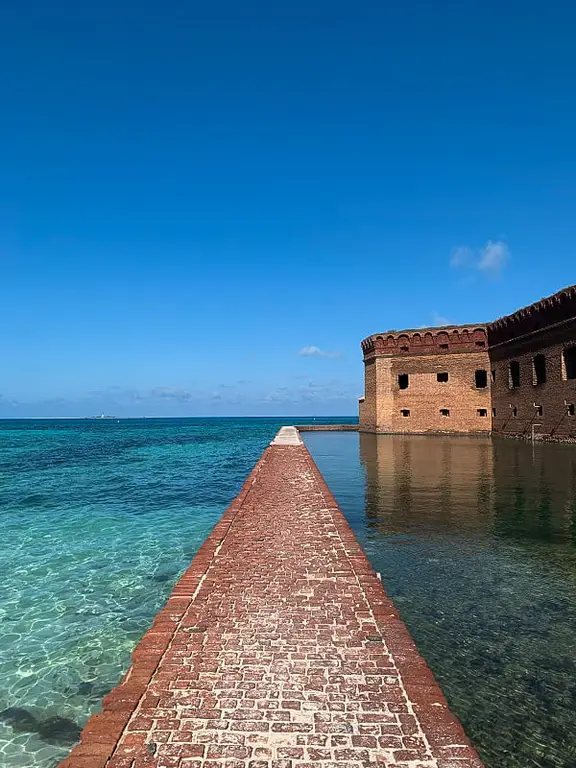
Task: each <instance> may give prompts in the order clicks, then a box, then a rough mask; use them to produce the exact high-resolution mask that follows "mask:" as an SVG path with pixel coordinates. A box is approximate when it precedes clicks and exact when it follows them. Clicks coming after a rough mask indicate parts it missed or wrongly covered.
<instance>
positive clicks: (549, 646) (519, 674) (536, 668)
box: [305, 433, 576, 768]
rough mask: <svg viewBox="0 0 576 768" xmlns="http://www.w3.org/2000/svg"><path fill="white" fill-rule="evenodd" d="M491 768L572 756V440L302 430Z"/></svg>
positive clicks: (555, 766) (575, 757) (575, 700)
mask: <svg viewBox="0 0 576 768" xmlns="http://www.w3.org/2000/svg"><path fill="white" fill-rule="evenodd" d="M305 441H306V444H307V445H308V448H309V449H310V451H311V453H312V455H313V456H314V458H315V460H316V463H317V464H318V466H319V468H320V470H321V471H322V473H323V475H324V477H325V479H326V481H327V483H328V485H329V486H330V488H331V489H332V491H333V493H334V494H335V496H336V498H337V500H338V502H339V504H340V506H341V508H342V510H343V512H344V513H345V514H346V516H347V518H348V520H349V521H350V524H351V526H352V528H353V529H354V531H355V533H356V535H357V536H358V538H359V539H360V541H361V543H362V544H363V546H364V548H365V549H366V552H367V554H368V556H369V558H370V560H371V562H372V564H373V566H374V568H375V569H376V570H378V571H379V572H380V573H381V575H382V581H383V583H384V586H385V588H386V590H387V592H388V594H389V595H390V597H391V598H392V599H393V600H394V602H395V604H396V605H397V607H398V609H399V611H400V613H401V616H402V618H403V619H404V621H405V622H406V624H407V626H408V629H409V630H410V633H411V634H412V636H413V638H414V640H415V641H416V644H417V645H418V648H419V649H420V651H421V653H422V654H423V655H424V657H425V658H426V659H427V661H428V663H429V665H430V667H431V668H432V671H433V672H434V674H435V676H436V678H437V679H438V681H439V682H440V685H441V687H442V689H443V691H444V693H445V694H446V696H447V698H448V700H449V702H450V704H451V706H452V708H453V710H454V711H455V712H456V714H457V715H458V716H459V718H460V719H461V721H462V723H463V725H464V727H465V729H466V732H467V733H468V735H469V736H470V737H471V738H472V739H473V741H474V743H475V746H476V747H477V748H478V750H479V752H480V755H481V757H482V758H483V760H484V761H485V764H486V766H487V767H488V768H574V767H575V766H576V714H575V713H576V446H573V445H550V444H536V445H534V446H532V445H530V444H529V443H524V442H518V441H514V440H505V439H494V440H491V439H490V438H467V437H419V436H386V435H381V436H375V435H358V434H355V433H307V434H306V435H305Z"/></svg>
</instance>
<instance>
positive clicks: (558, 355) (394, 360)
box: [359, 285, 576, 440]
mask: <svg viewBox="0 0 576 768" xmlns="http://www.w3.org/2000/svg"><path fill="white" fill-rule="evenodd" d="M361 346H362V352H363V357H364V397H362V398H360V403H359V410H360V431H362V432H384V433H414V434H426V433H461V434H490V433H493V434H501V435H509V436H513V437H538V438H547V439H556V440H570V439H575V438H576V413H575V404H576V285H572V286H570V287H568V288H564V289H562V290H561V291H558V292H557V293H555V294H554V295H553V296H549V297H548V298H545V299H542V300H541V301H538V302H536V303H535V304H531V305H530V306H528V307H524V308H523V309H519V310H518V311H517V312H514V313H513V314H511V315H507V316H506V317H501V318H500V319H499V320H495V321H494V322H493V323H489V324H487V325H486V324H478V325H472V324H471V325H450V326H443V327H436V328H417V329H408V330H403V331H387V332H385V333H377V334H373V335H372V336H368V338H366V339H364V341H363V342H362V345H361Z"/></svg>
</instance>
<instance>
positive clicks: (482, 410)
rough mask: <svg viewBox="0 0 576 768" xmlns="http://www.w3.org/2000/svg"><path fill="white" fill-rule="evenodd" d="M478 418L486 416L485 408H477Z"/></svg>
mask: <svg viewBox="0 0 576 768" xmlns="http://www.w3.org/2000/svg"><path fill="white" fill-rule="evenodd" d="M478 416H488V411H487V410H486V408H478Z"/></svg>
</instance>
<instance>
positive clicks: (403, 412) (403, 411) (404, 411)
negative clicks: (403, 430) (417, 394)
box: [400, 408, 410, 417]
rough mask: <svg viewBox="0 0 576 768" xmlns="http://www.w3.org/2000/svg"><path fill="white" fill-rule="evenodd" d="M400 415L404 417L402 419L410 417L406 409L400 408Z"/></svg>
mask: <svg viewBox="0 0 576 768" xmlns="http://www.w3.org/2000/svg"><path fill="white" fill-rule="evenodd" d="M400 413H401V414H402V416H404V417H406V416H410V411H409V410H408V408H402V410H401V411H400Z"/></svg>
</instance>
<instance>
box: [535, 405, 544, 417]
mask: <svg viewBox="0 0 576 768" xmlns="http://www.w3.org/2000/svg"><path fill="white" fill-rule="evenodd" d="M535 408H536V416H542V406H541V405H537V406H535Z"/></svg>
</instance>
